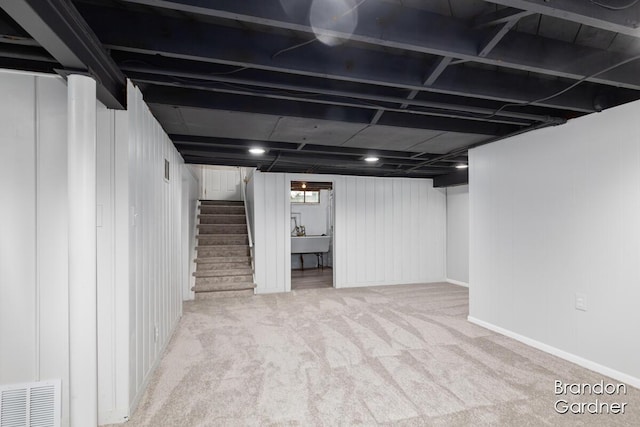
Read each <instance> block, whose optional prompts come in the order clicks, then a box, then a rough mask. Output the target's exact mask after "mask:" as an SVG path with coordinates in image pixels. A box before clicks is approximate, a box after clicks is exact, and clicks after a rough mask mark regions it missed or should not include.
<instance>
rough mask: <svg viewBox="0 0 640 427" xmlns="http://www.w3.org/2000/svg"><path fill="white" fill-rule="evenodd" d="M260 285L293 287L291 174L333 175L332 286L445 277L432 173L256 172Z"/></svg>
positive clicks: (441, 205) (442, 221) (441, 200)
mask: <svg viewBox="0 0 640 427" xmlns="http://www.w3.org/2000/svg"><path fill="white" fill-rule="evenodd" d="M254 180H255V184H254V192H255V195H254V197H255V227H256V284H257V290H256V291H257V292H258V293H268V292H286V291H289V290H290V289H291V275H290V268H291V258H290V256H289V255H290V251H291V239H290V228H289V223H290V219H289V218H290V212H291V206H290V203H289V190H290V185H291V181H292V180H307V181H314V180H315V181H332V182H333V186H334V187H333V188H334V194H335V232H334V238H335V241H334V248H333V249H334V283H335V286H336V287H355V286H372V285H385V284H402V283H424V282H434V281H441V280H444V278H445V233H446V210H445V204H446V197H445V194H444V190H439V189H434V188H433V184H432V181H431V180H421V179H386V178H363V177H352V176H336V175H321V176H318V175H300V174H275V173H274V174H271V173H259V172H256V173H255V175H254Z"/></svg>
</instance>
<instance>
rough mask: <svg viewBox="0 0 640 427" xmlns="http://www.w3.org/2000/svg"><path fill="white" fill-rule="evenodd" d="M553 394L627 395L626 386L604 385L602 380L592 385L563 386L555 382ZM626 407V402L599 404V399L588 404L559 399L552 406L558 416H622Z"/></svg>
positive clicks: (557, 381) (561, 383)
mask: <svg viewBox="0 0 640 427" xmlns="http://www.w3.org/2000/svg"><path fill="white" fill-rule="evenodd" d="M555 394H556V396H560V395H564V396H566V395H568V394H569V395H573V396H586V395H589V396H592V395H596V396H603V395H606V396H620V395H626V394H627V386H626V385H624V384H620V383H618V384H612V383H605V382H604V380H601V381H600V382H597V383H594V384H586V383H582V384H581V383H574V384H565V383H563V382H562V381H559V380H556V381H555ZM626 407H627V403H626V402H601V401H600V400H599V399H595V400H593V401H590V402H569V401H567V400H565V399H559V400H557V401H556V403H555V405H554V408H555V410H556V412H557V413H559V414H567V413H570V414H624V411H625V408H626Z"/></svg>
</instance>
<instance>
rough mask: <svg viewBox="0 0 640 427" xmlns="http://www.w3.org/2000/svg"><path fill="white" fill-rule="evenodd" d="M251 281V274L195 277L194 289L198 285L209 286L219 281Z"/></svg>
mask: <svg viewBox="0 0 640 427" xmlns="http://www.w3.org/2000/svg"><path fill="white" fill-rule="evenodd" d="M247 282H253V276H252V275H250V274H248V275H246V276H224V277H196V289H197V288H198V287H200V286H210V285H215V284H220V283H247Z"/></svg>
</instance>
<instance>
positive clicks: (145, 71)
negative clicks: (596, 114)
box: [123, 66, 552, 124]
mask: <svg viewBox="0 0 640 427" xmlns="http://www.w3.org/2000/svg"><path fill="white" fill-rule="evenodd" d="M123 70H125V71H126V72H127V76H128V77H129V78H131V79H132V80H135V81H138V82H143V83H150V84H159V85H169V86H182V87H188V88H189V87H190V88H201V89H203V90H205V89H209V90H216V88H217V90H218V91H221V92H224V91H225V89H227V90H229V91H230V89H236V90H244V93H246V94H253V95H255V96H262V97H267V98H268V97H281V98H284V99H293V100H303V101H307V102H317V103H326V101H324V100H323V98H319V97H318V95H326V96H327V97H332V98H333V99H336V98H340V99H343V105H347V106H354V107H360V108H368V109H379V110H382V111H386V110H390V111H399V112H402V110H403V109H404V108H406V107H407V106H409V105H411V106H414V107H422V108H425V109H427V108H428V109H431V110H430V111H426V110H425V111H408V113H409V114H423V115H438V114H441V115H444V116H447V117H460V118H465V116H464V113H469V114H474V115H476V116H483V115H485V116H486V115H495V118H494V119H493V120H492V119H488V120H489V121H495V122H505V123H509V122H510V121H508V120H503V119H499V118H510V119H518V120H519V121H518V120H511V122H512V123H514V122H515V123H519V124H528V122H537V121H541V122H544V121H549V120H552V119H551V118H550V117H549V116H548V115H545V116H543V115H538V114H530V113H522V112H517V111H508V110H503V111H498V112H496V111H495V110H496V109H495V108H483V107H476V106H473V105H463V104H449V103H445V102H435V101H423V100H416V99H415V95H416V94H417V92H416V93H413V92H412V93H411V94H409V96H408V97H407V98H396V97H393V96H385V95H376V94H367V93H365V92H351V91H346V90H339V89H328V88H323V87H317V86H299V85H297V84H294V83H276V82H269V81H265V80H250V79H243V78H241V77H234V76H233V75H230V76H225V75H222V76H216V75H210V74H200V73H189V72H184V71H175V70H168V69H162V68H152V67H141V66H123ZM206 82H212V83H214V82H219V83H222V85H217V86H216V85H214V86H206ZM255 87H259V88H269V89H276V90H277V91H270V92H269V91H252V89H251V88H255ZM292 92H295V93H292ZM278 94H283V95H278ZM284 94H286V95H284ZM354 100H364V101H368V103H356V102H354ZM329 103H332V102H329ZM374 103H380V104H382V103H384V104H389V105H395V104H400V103H402V106H401V107H400V108H393V107H391V106H390V107H382V106H380V105H376V104H374ZM332 104H333V103H332ZM336 104H337V103H336ZM438 110H440V113H438ZM457 112H462V114H460V113H457ZM467 118H468V119H470V120H473V119H478V117H473V116H469V117H467ZM523 121H524V122H523ZM372 124H375V123H372Z"/></svg>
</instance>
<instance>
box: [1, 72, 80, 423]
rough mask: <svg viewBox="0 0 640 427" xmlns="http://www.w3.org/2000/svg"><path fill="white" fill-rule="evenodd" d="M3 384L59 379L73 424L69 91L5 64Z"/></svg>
mask: <svg viewBox="0 0 640 427" xmlns="http://www.w3.org/2000/svg"><path fill="white" fill-rule="evenodd" d="M0 93H2V97H1V98H0V206H1V208H0V236H2V237H1V238H0V384H11V383H23V382H31V381H39V380H41V379H42V380H45V379H58V378H59V379H61V380H62V385H63V386H62V396H63V400H62V424H63V425H68V423H69V419H68V416H69V415H68V412H69V388H68V380H69V362H68V360H69V353H68V327H69V324H68V320H67V319H68V304H67V300H68V280H67V279H68V277H67V262H68V259H67V247H68V243H67V167H66V162H67V138H66V135H67V91H66V85H65V82H64V80H63V79H61V78H59V77H53V76H40V75H30V74H27V73H15V72H9V71H0Z"/></svg>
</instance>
